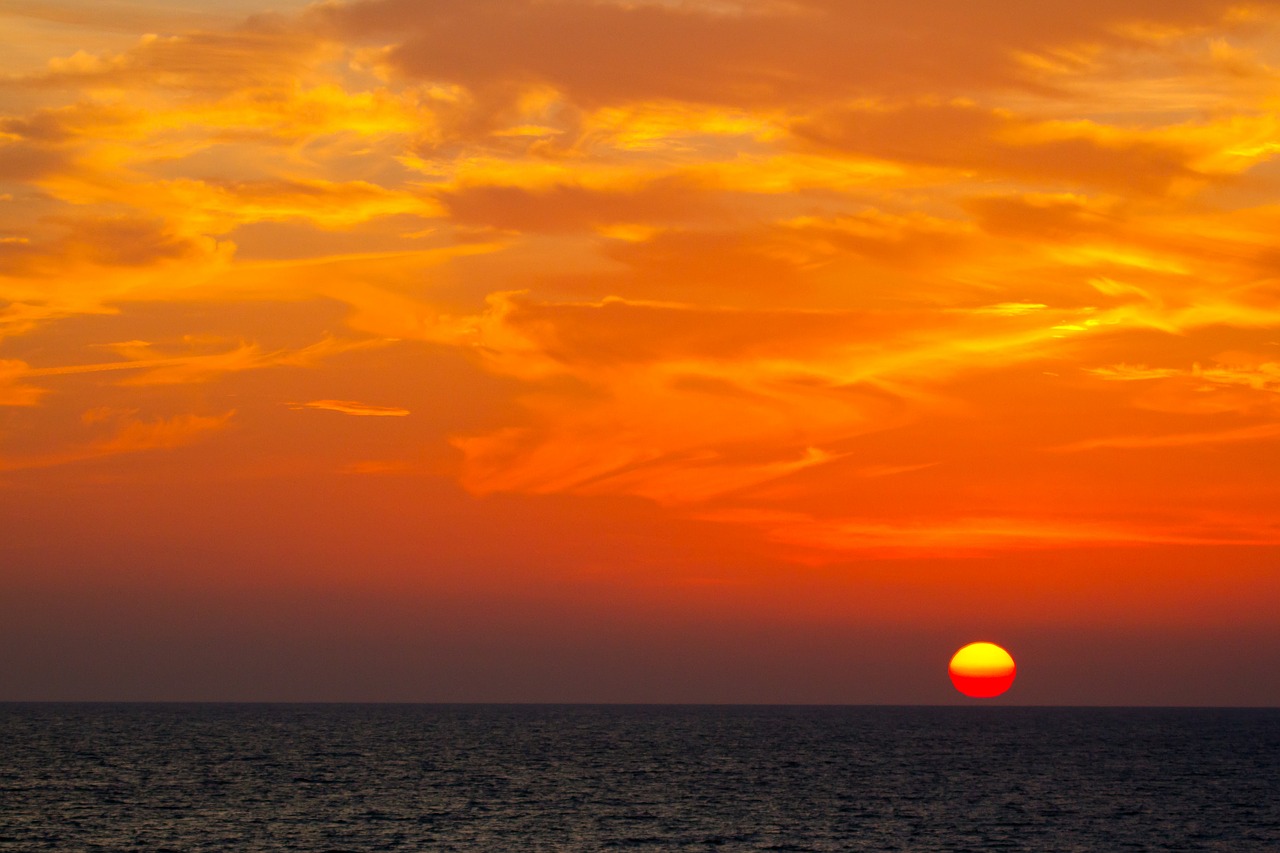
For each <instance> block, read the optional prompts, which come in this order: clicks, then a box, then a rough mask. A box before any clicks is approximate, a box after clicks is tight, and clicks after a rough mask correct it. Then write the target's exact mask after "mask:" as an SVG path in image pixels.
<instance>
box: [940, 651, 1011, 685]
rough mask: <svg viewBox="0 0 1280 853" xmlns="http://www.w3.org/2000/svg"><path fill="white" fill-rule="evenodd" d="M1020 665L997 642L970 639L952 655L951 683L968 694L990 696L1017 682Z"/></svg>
mask: <svg viewBox="0 0 1280 853" xmlns="http://www.w3.org/2000/svg"><path fill="white" fill-rule="evenodd" d="M1017 672H1018V668H1017V666H1016V665H1015V664H1014V662H1013V657H1012V656H1011V655H1010V654H1009V653H1008V652H1006V651H1005V650H1004V649H1002V648H1000V647H999V646H997V645H996V644H995V643H970V644H969V645H967V646H965V647H964V648H962V649H960V651H958V652H956V653H955V655H954V656H952V658H951V666H950V673H951V683H952V684H954V685H955V686H956V689H957V690H959V691H960V692H961V693H963V694H964V695H966V696H972V697H974V698H978V699H988V698H991V697H993V696H999V695H1001V694H1002V693H1004V692H1005V691H1006V690H1008V689H1009V687H1010V686H1011V685H1012V684H1013V679H1014V677H1015V676H1016V675H1017Z"/></svg>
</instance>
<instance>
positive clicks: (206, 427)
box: [0, 410, 235, 471]
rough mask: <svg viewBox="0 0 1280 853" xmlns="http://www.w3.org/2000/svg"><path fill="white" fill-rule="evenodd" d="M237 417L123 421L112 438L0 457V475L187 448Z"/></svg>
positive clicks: (231, 413) (229, 415)
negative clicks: (28, 454)
mask: <svg viewBox="0 0 1280 853" xmlns="http://www.w3.org/2000/svg"><path fill="white" fill-rule="evenodd" d="M234 415H235V411H234V410H232V411H229V412H225V413H224V414H221V415H209V416H205V415H178V416H176V417H173V418H168V419H163V418H162V419H159V420H154V421H143V420H136V419H134V418H132V417H123V418H121V421H120V425H119V426H118V427H117V429H116V431H115V433H114V434H113V435H110V436H108V437H105V438H101V439H98V440H97V441H93V442H90V443H88V444H84V445H80V446H78V447H71V448H68V449H66V450H61V451H56V452H53V453H45V454H41V455H35V456H25V457H23V456H11V457H3V456H0V471H22V470H27V469H31V468H49V467H53V466H57V465H69V464H73V463H78V462H87V461H89V460H93V459H101V458H104V457H109V456H118V455H121V454H127V453H141V452H144V451H149V450H172V449H175V448H179V447H185V446H187V445H190V444H194V443H196V442H198V441H200V440H202V439H203V438H205V437H206V436H208V435H209V434H211V433H214V432H218V431H220V430H223V429H225V428H226V427H227V426H228V424H229V423H230V421H231V418H232V417H233V416H234Z"/></svg>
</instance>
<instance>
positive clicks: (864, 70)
mask: <svg viewBox="0 0 1280 853" xmlns="http://www.w3.org/2000/svg"><path fill="white" fill-rule="evenodd" d="M748 8H751V9H752V10H753V11H755V12H756V13H755V14H738V15H724V14H716V13H714V12H713V11H712V10H711V9H710V8H709V7H707V6H698V5H690V4H681V5H680V6H675V5H650V4H612V3H586V2H558V3H527V2H521V0H481V2H475V0H446V1H445V2H437V3H432V4H431V5H429V6H424V5H422V4H418V3H414V2H409V0H372V2H357V3H350V4H333V5H328V6H323V7H319V8H317V9H316V10H314V11H313V13H312V15H313V19H314V20H315V21H316V23H317V24H318V25H320V26H322V27H324V28H326V29H327V31H328V32H329V33H331V34H334V35H337V36H340V37H344V38H357V39H370V40H374V39H386V38H392V39H395V40H396V43H395V46H394V47H393V48H392V49H391V50H390V51H389V52H388V54H387V60H386V61H387V63H388V65H389V66H390V67H391V68H393V69H394V70H395V71H397V72H398V73H400V74H403V75H406V76H408V77H412V78H417V79H427V80H448V81H453V82H458V83H462V84H464V85H466V86H468V87H471V88H478V89H485V88H492V87H494V86H499V85H503V84H505V83H508V82H509V81H513V80H535V81H538V82H541V83H544V84H546V85H550V86H553V87H554V88H556V89H559V90H561V91H565V92H568V93H569V94H570V96H571V97H572V98H574V99H575V100H577V101H579V102H583V103H601V104H603V103H617V102H625V101H634V100H658V99H670V100H686V101H695V102H713V103H734V104H762V103H773V104H777V103H782V102H786V101H794V100H799V101H801V102H803V101H805V100H811V99H814V98H817V97H832V96H841V95H843V96H845V97H851V96H856V95H858V94H864V93H867V92H875V93H877V94H882V93H885V92H896V93H912V92H916V93H918V92H921V91H925V92H937V91H939V90H943V91H952V92H957V91H963V90H965V89H967V88H969V87H973V86H976V85H987V86H990V85H998V84H1004V85H1009V84H1012V83H1015V82H1018V81H1019V72H1020V71H1021V67H1020V66H1019V65H1018V64H1017V63H1015V62H1014V61H1013V60H1012V58H1011V55H1012V53H1013V51H1014V50H1015V49H1021V50H1023V51H1029V52H1034V51H1036V50H1037V49H1038V48H1040V47H1042V46H1047V45H1046V43H1048V44H1054V43H1059V44H1060V43H1063V42H1065V43H1067V44H1072V43H1077V42H1086V41H1095V42H1097V41H1101V42H1110V43H1112V44H1115V43H1121V42H1125V41H1130V40H1131V39H1128V38H1126V37H1125V36H1124V35H1123V33H1119V32H1117V31H1116V29H1115V28H1114V26H1113V25H1114V24H1116V23H1119V22H1127V21H1133V20H1135V19H1136V20H1144V19H1145V20H1155V21H1159V22H1161V23H1164V24H1167V25H1172V26H1186V25H1189V24H1194V23H1209V22H1211V21H1214V20H1219V19H1220V18H1221V16H1222V15H1223V14H1224V13H1225V12H1226V10H1227V8H1229V4H1228V3H1225V2H1177V3H1163V4H1159V5H1157V4H1153V3H1150V2H1147V0H1128V2H1121V3H1108V4H1102V3H1087V4H1079V3H1072V4H1067V3H1064V2H1057V0H1055V2H1051V3H1040V4H1036V6H1035V7H1034V8H1031V7H1027V6H1025V5H1022V4H1017V3H1012V2H1007V0H984V2H978V3H969V4H965V5H964V6H962V7H957V6H956V5H955V4H952V3H949V2H944V0H923V2H915V3H910V4H891V5H884V4H882V5H878V6H868V5H865V4H861V5H856V6H850V5H849V4H847V3H840V2H832V0H807V2H798V3H787V4H766V5H762V6H761V5H753V6H752V7H748ZM757 10H758V11H757ZM655 56H660V57H662V62H660V63H655V62H654V61H653V57H655Z"/></svg>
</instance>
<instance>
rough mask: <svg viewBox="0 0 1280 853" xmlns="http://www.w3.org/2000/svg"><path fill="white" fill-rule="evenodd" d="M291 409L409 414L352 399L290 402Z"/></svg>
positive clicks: (381, 415) (383, 415)
mask: <svg viewBox="0 0 1280 853" xmlns="http://www.w3.org/2000/svg"><path fill="white" fill-rule="evenodd" d="M289 408H291V409H299V410H301V409H319V410H321V411H326V412H339V413H340V414H344V415H356V416H358V417H371V418H403V417H407V416H408V415H409V410H408V409H401V408H398V407H396V406H373V405H370V404H369V403H358V402H355V401H352V400H312V401H311V402H309V403H290V404H289Z"/></svg>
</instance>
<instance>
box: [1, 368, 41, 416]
mask: <svg viewBox="0 0 1280 853" xmlns="http://www.w3.org/2000/svg"><path fill="white" fill-rule="evenodd" d="M29 372H30V368H29V367H28V366H27V363H26V362H23V361H17V360H14V359H0V406H35V405H37V404H38V403H39V402H40V398H41V397H43V396H44V395H45V394H47V393H49V392H48V391H47V390H46V389H44V388H37V387H35V386H32V385H25V384H23V383H22V381H21V380H22V379H23V378H24V377H25V376H27V375H28V374H29Z"/></svg>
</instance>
